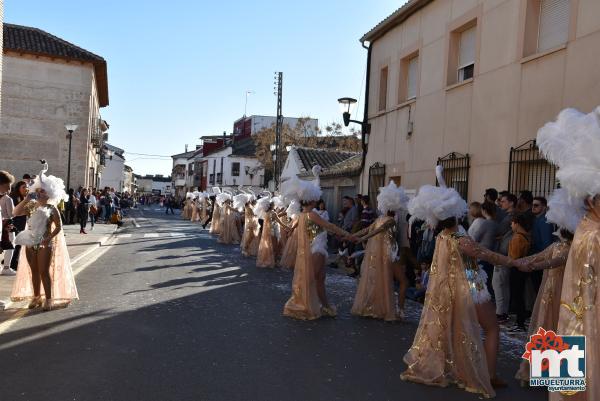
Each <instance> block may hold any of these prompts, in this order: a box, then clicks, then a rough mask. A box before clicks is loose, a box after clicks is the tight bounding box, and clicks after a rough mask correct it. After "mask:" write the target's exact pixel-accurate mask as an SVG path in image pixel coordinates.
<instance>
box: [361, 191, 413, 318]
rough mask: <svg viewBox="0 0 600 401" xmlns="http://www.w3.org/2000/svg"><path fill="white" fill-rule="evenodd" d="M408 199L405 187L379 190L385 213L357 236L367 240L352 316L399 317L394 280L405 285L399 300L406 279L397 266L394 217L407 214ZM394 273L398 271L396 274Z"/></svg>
mask: <svg viewBox="0 0 600 401" xmlns="http://www.w3.org/2000/svg"><path fill="white" fill-rule="evenodd" d="M407 204H408V196H406V195H405V193H404V189H403V188H402V187H400V188H398V187H397V186H396V184H394V182H393V181H390V183H389V185H388V186H387V187H384V188H380V191H379V195H378V196H377V208H378V209H379V211H380V212H381V213H382V214H381V216H380V217H378V218H377V220H375V222H374V223H373V224H371V225H370V226H369V227H367V228H366V229H364V230H361V231H359V232H357V233H355V234H354V235H356V236H357V237H360V236H362V235H365V234H367V235H366V236H365V237H363V238H359V240H360V241H361V242H364V241H366V240H367V239H368V242H367V246H366V249H365V255H364V258H363V262H362V266H361V269H360V281H359V283H358V289H357V291H356V297H355V298H354V305H353V306H352V314H353V315H358V316H364V317H373V318H376V319H384V320H387V321H393V320H396V319H397V318H398V316H399V315H400V313H396V305H397V304H396V300H395V298H394V277H396V279H397V280H398V281H399V282H401V283H403V284H404V291H399V294H398V297H399V298H402V299H404V295H405V291H406V277H405V273H404V269H402V268H401V266H400V265H399V264H395V263H394V262H396V261H397V259H398V244H397V242H396V230H395V228H396V220H395V219H394V213H395V212H396V211H400V210H406V207H407ZM394 270H395V271H394Z"/></svg>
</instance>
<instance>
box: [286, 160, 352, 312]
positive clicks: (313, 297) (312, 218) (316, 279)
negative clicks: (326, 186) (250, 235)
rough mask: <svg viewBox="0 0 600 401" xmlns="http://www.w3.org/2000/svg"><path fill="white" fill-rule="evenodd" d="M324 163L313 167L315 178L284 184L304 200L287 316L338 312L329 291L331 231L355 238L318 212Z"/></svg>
mask: <svg viewBox="0 0 600 401" xmlns="http://www.w3.org/2000/svg"><path fill="white" fill-rule="evenodd" d="M319 173H320V167H319V166H315V167H313V174H314V175H315V176H316V180H314V181H302V180H300V179H299V178H298V177H292V178H290V179H289V180H287V181H286V182H285V183H284V185H283V193H284V195H285V196H286V197H288V198H290V199H296V200H297V201H300V202H301V203H302V213H300V216H299V217H298V224H297V227H296V230H297V231H298V252H297V254H296V263H295V266H294V279H293V281H292V295H291V297H290V299H289V300H288V301H287V302H286V304H285V307H284V308H283V314H284V315H285V316H289V317H292V318H294V319H301V320H309V319H318V318H320V317H321V316H322V315H326V316H332V317H333V316H335V315H336V311H335V308H334V307H333V306H332V305H330V304H329V301H328V300H327V294H326V291H325V261H326V258H327V255H328V252H327V232H328V231H329V232H331V233H333V234H336V235H339V236H342V237H344V238H351V239H355V237H352V236H350V234H349V233H348V232H346V231H344V230H342V229H341V228H339V227H337V226H336V225H335V224H331V223H329V222H327V221H325V220H323V219H322V218H320V217H319V215H317V213H315V212H314V208H315V206H316V205H317V201H318V200H319V199H320V198H321V194H322V191H321V188H320V183H319Z"/></svg>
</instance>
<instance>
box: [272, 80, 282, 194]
mask: <svg viewBox="0 0 600 401" xmlns="http://www.w3.org/2000/svg"><path fill="white" fill-rule="evenodd" d="M275 84H276V87H275V89H276V90H277V92H276V93H275V94H276V96H277V124H276V126H275V163H274V168H273V175H274V179H275V189H276V190H277V189H279V179H280V178H281V153H282V152H281V150H282V146H283V143H282V142H281V130H282V129H283V112H282V110H281V100H282V97H283V72H276V73H275Z"/></svg>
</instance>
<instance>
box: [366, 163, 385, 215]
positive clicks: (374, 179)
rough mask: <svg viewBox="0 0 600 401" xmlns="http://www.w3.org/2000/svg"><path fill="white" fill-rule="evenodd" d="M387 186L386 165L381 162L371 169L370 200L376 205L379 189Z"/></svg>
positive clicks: (372, 204)
mask: <svg viewBox="0 0 600 401" xmlns="http://www.w3.org/2000/svg"><path fill="white" fill-rule="evenodd" d="M384 185H385V164H381V163H379V162H377V163H375V164H373V165H372V166H371V167H369V200H370V201H371V206H374V205H375V202H376V199H377V194H378V192H379V188H381V187H383V186H384Z"/></svg>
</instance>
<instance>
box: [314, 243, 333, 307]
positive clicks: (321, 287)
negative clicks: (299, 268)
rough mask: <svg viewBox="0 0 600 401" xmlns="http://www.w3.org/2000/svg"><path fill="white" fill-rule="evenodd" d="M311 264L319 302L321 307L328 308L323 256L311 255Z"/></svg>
mask: <svg viewBox="0 0 600 401" xmlns="http://www.w3.org/2000/svg"><path fill="white" fill-rule="evenodd" d="M312 263H313V266H314V267H315V282H316V284H317V295H318V296H319V299H320V300H321V305H323V306H324V307H329V301H328V300H327V292H326V291H325V276H326V273H325V256H323V255H321V254H320V253H318V254H313V255H312Z"/></svg>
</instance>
